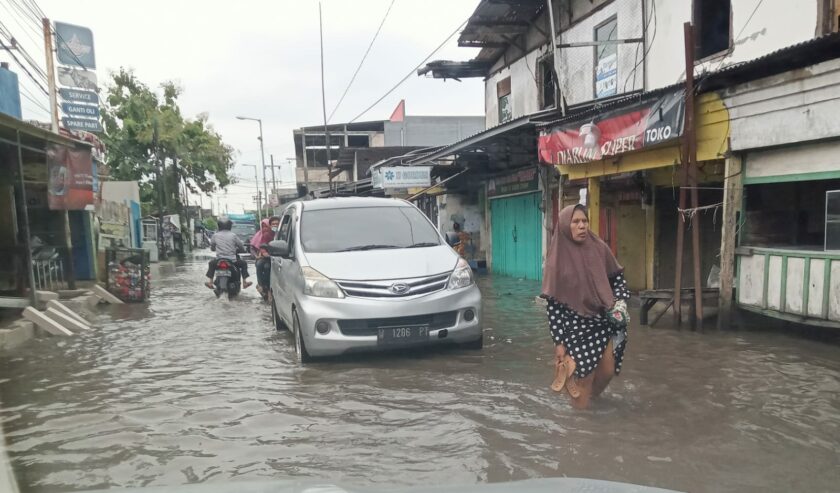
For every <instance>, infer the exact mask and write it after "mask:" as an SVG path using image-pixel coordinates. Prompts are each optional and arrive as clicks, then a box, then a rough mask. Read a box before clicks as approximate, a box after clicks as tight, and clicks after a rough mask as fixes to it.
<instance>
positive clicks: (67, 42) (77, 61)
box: [55, 22, 96, 69]
mask: <svg viewBox="0 0 840 493" xmlns="http://www.w3.org/2000/svg"><path fill="white" fill-rule="evenodd" d="M55 47H56V49H55V52H56V56H57V57H58V61H59V63H62V64H64V65H71V66H75V67H84V68H89V69H96V53H95V52H94V50H93V31H91V30H90V29H88V28H86V27H81V26H74V25H73V24H65V23H63V22H56V23H55Z"/></svg>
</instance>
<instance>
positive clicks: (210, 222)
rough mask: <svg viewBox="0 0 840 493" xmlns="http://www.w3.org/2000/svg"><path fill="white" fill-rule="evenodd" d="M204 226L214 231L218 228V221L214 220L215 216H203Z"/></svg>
mask: <svg viewBox="0 0 840 493" xmlns="http://www.w3.org/2000/svg"><path fill="white" fill-rule="evenodd" d="M204 227H205V228H207V229H209V230H212V231H216V230H218V229H219V223H217V222H216V218H215V217H207V218H204Z"/></svg>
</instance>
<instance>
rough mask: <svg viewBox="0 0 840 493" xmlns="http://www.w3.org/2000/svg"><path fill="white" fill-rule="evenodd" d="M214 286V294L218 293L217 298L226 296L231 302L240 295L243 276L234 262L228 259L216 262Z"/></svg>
mask: <svg viewBox="0 0 840 493" xmlns="http://www.w3.org/2000/svg"><path fill="white" fill-rule="evenodd" d="M213 286H214V289H213V292H214V293H216V298H219V297H221V296H222V295H223V294H224V295H225V296H227V298H228V299H229V300H230V299H233V298H234V297H235V296H236V295H238V294H239V291H240V290H241V289H242V275H241V274H240V273H239V269H238V268H237V267H236V265H234V263H233V262H231V261H229V260H226V259H219V261H218V262H216V273H215V274H214V276H213Z"/></svg>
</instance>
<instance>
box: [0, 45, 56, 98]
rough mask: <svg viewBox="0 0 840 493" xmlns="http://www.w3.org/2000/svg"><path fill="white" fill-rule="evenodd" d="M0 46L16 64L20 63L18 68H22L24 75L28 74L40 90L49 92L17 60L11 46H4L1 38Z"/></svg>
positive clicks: (45, 92)
mask: <svg viewBox="0 0 840 493" xmlns="http://www.w3.org/2000/svg"><path fill="white" fill-rule="evenodd" d="M0 48H3V49H5V50H6V51H7V52H9V55H10V56H11V57H12V59H13V60H14V61H15V62H16V63H17V64H18V65H20V68H21V69H23V71H24V72H25V73H26V75H28V76H29V78H30V79H32V81H33V82H35V84H36V85H37V86H38V88H40V89H41V90H42V91H44V94H49V91H47V90H46V89H44V86H42V85H41V83H40V82H38V79H36V78H35V76H34V75H32V72H30V71H29V69H28V68H26V65H24V64H23V63H21V61H20V60H18V57H17V56H16V55H15V53H14V51H13V48H12V47H10V46H6V44H5V43H4V42H3V41H2V40H0Z"/></svg>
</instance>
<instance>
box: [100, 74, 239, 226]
mask: <svg viewBox="0 0 840 493" xmlns="http://www.w3.org/2000/svg"><path fill="white" fill-rule="evenodd" d="M180 94H181V90H180V88H178V87H177V86H176V85H175V84H174V83H172V82H166V83H164V84H162V85H161V94H157V93H156V92H154V91H153V90H151V89H150V88H149V87H148V86H147V85H146V84H144V83H142V82H140V81H139V80H138V79H137V77H136V76H135V75H134V73H133V72H131V71H129V70H125V69H122V68H121V69H120V70H119V71H118V72H116V73H114V74H112V79H111V83H110V84H109V86H108V89H107V97H106V98H105V101H104V107H103V109H102V121H103V123H104V127H105V135H104V137H103V141H104V142H105V144H106V146H107V149H108V153H107V158H106V164H107V165H108V167H109V168H110V171H111V176H113V177H114V178H115V179H118V180H137V181H138V182H140V188H141V201H142V202H144V205H146V206H147V208H148V207H149V206H150V205H151V203H155V202H158V201H160V200H159V198H162V199H163V200H162V202H163V203H162V207H163V209H168V210H169V211H171V212H174V211H178V210H180V209H181V207H182V205H183V204H182V203H181V194H180V191H181V189H182V186H183V187H185V188H186V189H189V190H190V191H191V192H201V193H210V192H213V191H215V190H218V189H220V188H225V187H227V186H228V185H230V184H231V183H232V182H233V178H232V177H231V175H230V172H231V169H232V168H233V149H232V148H231V147H230V146H228V145H226V144H225V143H224V142H223V141H222V138H221V136H220V135H219V134H218V133H217V132H216V131H215V130H213V128H212V127H211V126H210V125H209V124H208V123H207V117H206V116H199V117H198V118H195V119H185V118H184V117H183V115H182V114H181V109H180V107H179V106H178V96H179V95H180ZM159 212H162V211H159Z"/></svg>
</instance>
